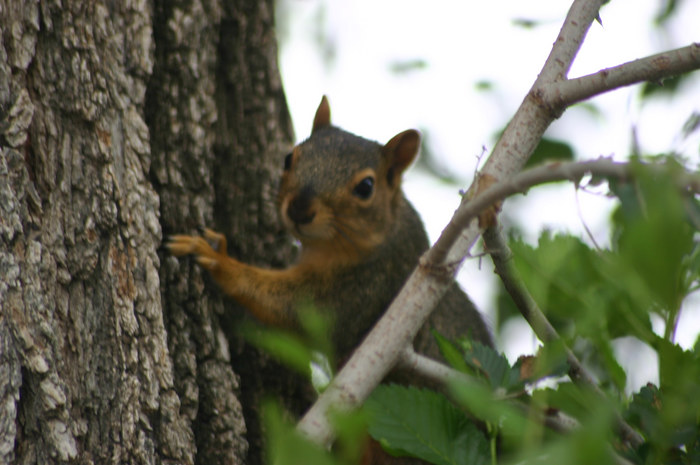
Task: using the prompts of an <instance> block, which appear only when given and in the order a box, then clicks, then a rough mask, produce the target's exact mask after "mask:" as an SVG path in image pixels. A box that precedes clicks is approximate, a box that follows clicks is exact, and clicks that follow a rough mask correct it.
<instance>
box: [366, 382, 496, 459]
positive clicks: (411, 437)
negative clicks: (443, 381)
mask: <svg viewBox="0 0 700 465" xmlns="http://www.w3.org/2000/svg"><path fill="white" fill-rule="evenodd" d="M364 408H365V410H366V411H367V412H368V414H369V427H368V432H369V434H370V435H371V436H372V437H373V438H374V439H376V440H377V441H379V442H380V444H382V445H383V446H385V447H386V448H387V449H388V450H389V451H391V452H393V453H394V454H397V455H409V456H412V457H417V458H420V459H422V460H426V461H428V462H431V463H434V464H436V465H458V464H465V465H466V464H488V463H489V462H490V454H489V446H488V442H487V441H486V438H485V437H484V435H483V433H482V432H481V431H479V430H478V428H476V426H475V425H474V423H473V422H472V421H470V420H469V419H468V418H467V417H466V416H465V415H464V413H463V412H462V411H460V410H459V409H458V408H456V407H455V406H454V405H452V404H451V403H450V402H449V401H448V400H447V399H446V398H445V397H444V396H442V395H440V394H438V393H436V392H434V391H429V390H425V389H417V388H413V387H405V386H399V385H390V386H387V385H380V386H378V387H377V388H376V389H375V390H374V392H373V393H372V395H370V397H369V398H368V399H367V401H366V402H365V405H364Z"/></svg>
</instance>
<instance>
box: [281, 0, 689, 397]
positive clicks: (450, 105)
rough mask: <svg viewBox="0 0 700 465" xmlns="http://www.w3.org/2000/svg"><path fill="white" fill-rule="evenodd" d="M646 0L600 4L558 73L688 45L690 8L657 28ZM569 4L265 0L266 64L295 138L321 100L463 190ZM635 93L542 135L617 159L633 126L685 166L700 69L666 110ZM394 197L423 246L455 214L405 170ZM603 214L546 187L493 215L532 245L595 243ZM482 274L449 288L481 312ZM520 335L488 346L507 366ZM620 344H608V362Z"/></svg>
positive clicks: (431, 185)
mask: <svg viewBox="0 0 700 465" xmlns="http://www.w3.org/2000/svg"><path fill="white" fill-rule="evenodd" d="M660 3H661V2H659V0H611V2H610V3H608V4H607V5H606V6H604V7H603V9H602V10H601V19H602V21H603V26H600V25H599V24H597V23H594V25H593V26H592V27H591V29H590V31H589V33H588V36H587V38H586V40H585V42H584V45H583V47H582V49H581V51H580V53H579V55H578V57H577V59H576V61H575V62H574V66H573V68H572V72H571V73H570V77H576V76H580V75H583V74H588V73H593V72H596V71H598V70H599V69H601V68H605V67H611V66H615V65H618V64H621V63H623V62H626V61H631V60H634V59H636V58H641V57H644V56H646V55H650V54H653V53H659V52H662V51H665V50H667V49H671V48H676V47H681V46H685V45H688V44H690V43H691V42H693V41H695V42H699V41H700V1H693V0H690V1H685V2H679V3H681V4H682V7H681V8H680V10H681V11H680V12H679V13H680V14H677V15H676V17H675V18H674V19H673V20H672V21H671V25H670V27H667V28H665V29H664V30H663V31H661V30H658V29H653V27H652V18H653V17H654V15H655V14H656V10H657V8H658V5H660ZM569 5H570V2H567V1H562V0H531V1H523V0H501V1H492V2H467V1H461V2H459V1H455V0H434V1H432V2H425V1H420V2H419V1H415V0H409V1H405V0H404V1H401V0H279V2H278V8H279V9H280V10H284V11H286V12H287V13H288V14H286V15H281V16H280V20H284V21H285V23H284V24H281V28H280V31H281V33H280V40H281V43H280V47H281V49H280V51H281V53H280V55H281V56H280V66H281V71H282V75H283V79H284V84H285V92H286V95H287V101H288V103H289V106H290V111H291V114H292V118H293V120H294V125H295V128H296V133H297V138H298V139H299V140H301V139H304V138H305V137H306V136H307V135H308V134H309V131H310V127H311V121H312V119H313V115H314V112H315V110H316V107H317V106H318V102H319V101H320V98H321V95H323V94H327V95H328V96H329V99H330V103H331V108H332V114H333V122H334V124H336V125H338V126H340V127H342V128H344V129H346V130H348V131H351V132H353V133H356V134H358V135H362V136H364V137H367V138H371V139H376V140H378V141H381V142H385V141H388V140H389V139H390V138H391V137H392V136H393V135H394V134H396V133H398V132H400V131H402V130H404V129H407V128H411V127H413V128H419V129H421V130H424V131H426V132H427V134H429V136H430V141H431V144H430V149H431V151H432V152H433V153H434V154H436V156H437V157H439V158H440V162H441V163H443V164H444V165H445V167H447V168H449V170H451V171H452V172H453V173H455V175H456V176H458V177H459V178H460V179H462V180H463V185H464V187H465V188H466V187H468V185H469V184H470V180H471V177H472V176H473V173H474V171H475V169H476V165H477V157H478V156H479V155H481V154H482V147H486V148H487V152H486V153H488V151H489V150H490V149H491V148H492V147H493V144H494V142H495V141H494V134H495V133H496V132H498V131H500V130H501V129H502V128H503V127H504V126H505V124H506V122H507V121H508V119H509V118H510V117H511V116H512V114H513V113H514V111H515V109H516V108H517V107H518V105H519V104H520V102H521V100H522V99H523V97H524V95H525V93H526V92H527V90H528V89H529V88H530V86H531V85H532V82H533V81H534V79H535V77H536V76H537V73H538V72H539V70H540V69H541V67H542V64H543V63H544V60H545V58H546V57H547V55H548V54H549V52H550V50H551V45H552V43H553V41H554V39H555V38H556V36H557V33H558V31H559V28H560V26H561V22H562V20H563V18H564V17H565V15H566V11H567V9H568V7H569ZM320 18H322V20H319V19H320ZM514 19H531V20H535V21H538V22H539V23H541V25H540V26H538V27H536V28H534V29H523V28H521V27H517V26H514V25H513V20H514ZM319 44H322V47H320V46H319ZM324 55H325V56H326V57H327V56H332V59H330V60H328V59H326V58H324ZM414 60H422V61H424V62H425V63H426V66H425V67H424V68H421V69H417V70H413V71H409V72H407V73H403V74H396V73H394V72H392V70H391V65H392V64H394V63H397V62H411V61H414ZM483 81H488V82H490V83H491V86H492V87H491V90H488V91H483V90H481V91H480V90H478V89H477V88H476V83H478V82H483ZM638 90H639V88H638V87H631V88H626V89H621V90H617V91H614V92H611V93H608V94H605V95H602V96H599V97H597V98H595V99H593V100H592V101H590V103H592V104H594V105H595V106H596V107H597V108H598V110H599V113H597V114H596V115H593V114H592V113H591V112H589V111H588V110H585V109H582V108H581V107H575V108H573V109H570V110H569V111H567V112H566V113H565V114H564V115H563V117H562V118H560V119H559V120H558V121H557V122H555V123H554V124H553V125H552V127H551V128H550V130H549V131H548V133H547V135H548V136H550V137H552V138H556V139H561V140H564V141H566V142H568V143H570V144H571V145H572V146H573V147H574V148H575V150H576V153H577V156H578V158H579V159H589V158H596V157H598V156H600V155H606V156H607V155H613V156H614V157H615V158H616V159H624V158H625V156H626V154H627V153H628V152H629V150H630V141H631V140H632V139H631V130H632V128H633V127H636V128H637V136H638V140H639V142H640V144H641V148H642V150H643V151H645V152H647V153H658V152H665V151H668V150H669V149H673V150H675V151H677V152H680V153H683V154H685V155H686V156H687V157H688V159H689V160H691V163H692V164H693V165H697V164H698V155H700V134H695V135H694V136H693V137H691V138H688V139H685V140H684V139H683V138H682V137H680V135H679V132H680V128H681V127H682V125H683V122H684V121H685V120H686V119H687V118H688V117H689V116H690V115H691V113H692V112H700V73H697V72H696V74H695V76H693V79H692V80H691V81H690V82H688V83H687V84H686V87H685V88H684V91H683V93H682V94H678V95H677V96H676V97H675V99H674V100H673V101H671V102H669V101H666V100H659V101H652V102H645V103H644V104H643V105H642V104H640V102H639V100H638V99H637V98H636V96H637V93H638ZM405 190H406V193H407V195H408V197H409V198H410V199H411V201H412V202H413V203H414V204H415V205H416V208H418V210H419V211H420V212H421V214H422V216H423V218H424V222H425V223H426V227H427V229H428V233H429V235H430V236H431V239H432V240H435V239H436V238H437V236H438V235H439V233H440V231H441V230H442V228H443V227H444V226H445V225H446V224H447V222H448V221H449V219H450V217H451V216H452V213H453V211H454V209H455V208H456V207H457V206H458V203H459V197H458V195H457V191H456V189H455V188H454V187H453V186H445V185H444V184H441V183H440V182H439V181H436V180H435V179H432V178H430V177H428V176H426V175H425V174H421V173H420V172H418V171H417V170H413V171H411V172H409V173H408V175H407V179H406V181H405ZM611 207H612V203H611V202H610V201H608V200H605V199H604V198H602V197H600V196H595V195H588V194H583V193H580V194H579V196H578V204H577V201H576V198H575V195H574V189H573V188H572V187H571V186H562V187H557V186H554V187H545V188H538V189H535V190H532V191H531V192H530V193H529V194H528V195H527V197H522V198H518V199H511V200H509V201H508V202H507V203H506V205H505V212H506V214H507V215H509V216H510V217H512V218H514V219H515V220H517V221H518V222H519V223H520V225H521V227H523V232H524V234H525V238H526V239H528V240H530V241H532V242H534V241H535V240H536V238H537V236H538V235H539V232H540V231H541V230H542V229H543V228H549V229H552V230H555V231H557V230H558V231H568V232H572V233H573V234H577V235H581V236H583V235H584V232H583V227H582V221H585V222H586V224H587V225H588V227H589V228H590V229H591V230H592V231H593V234H594V236H595V238H596V240H597V241H598V242H599V243H600V244H601V245H605V244H606V243H607V242H608V240H607V235H608V231H607V226H606V224H607V218H608V214H609V211H610V208H611ZM579 209H580V213H579ZM492 280H493V274H492V272H491V267H490V263H489V261H488V260H483V263H482V264H481V268H479V263H478V260H476V259H475V260H468V261H467V263H466V264H465V267H464V268H463V271H462V272H461V274H460V282H461V283H462V285H463V286H464V287H465V288H466V290H467V292H468V293H469V294H470V296H471V297H472V298H473V299H474V300H475V301H476V303H477V305H478V306H479V308H481V309H482V310H484V311H485V312H486V313H487V314H488V313H489V309H490V308H491V307H493V300H492V298H493V285H492ZM692 300H693V301H694V302H695V303H689V304H688V305H687V306H688V307H690V310H688V311H686V312H685V313H684V317H683V320H682V321H681V324H680V325H679V331H678V335H677V340H678V341H679V343H681V345H683V346H685V347H689V346H691V345H692V344H693V343H694V341H695V338H696V337H697V334H698V332H700V301H699V299H692ZM528 331H529V328H527V327H526V326H523V325H520V326H517V328H506V330H505V331H504V332H505V334H504V335H503V338H502V340H501V341H500V347H501V349H502V350H503V351H505V352H506V354H507V355H508V356H509V358H511V359H513V358H515V357H517V356H518V355H521V354H523V353H531V352H532V351H533V342H534V338H533V337H532V336H528V335H527V334H529V333H528ZM524 335H525V336H524ZM630 344H633V342H630V341H620V342H619V344H618V345H619V346H620V348H621V350H620V352H621V354H622V352H624V351H623V350H622V348H623V347H625V348H627V350H629V346H630ZM634 350H635V351H637V350H642V349H640V348H638V347H635V348H634ZM621 357H623V355H621ZM647 366H649V367H651V368H649V369H648V370H646V371H641V372H640V369H639V368H636V369H635V370H636V371H635V379H630V381H629V382H630V384H631V385H632V386H638V385H639V384H641V383H644V382H646V381H647V380H648V379H654V378H655V376H656V375H655V370H654V368H653V364H647Z"/></svg>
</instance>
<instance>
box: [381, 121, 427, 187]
mask: <svg viewBox="0 0 700 465" xmlns="http://www.w3.org/2000/svg"><path fill="white" fill-rule="evenodd" d="M419 148H420V133H419V132H418V131H416V130H415V129H409V130H407V131H404V132H401V133H399V134H397V135H395V136H394V137H392V138H391V140H390V141H389V142H387V143H386V145H384V147H383V148H382V153H384V156H385V157H386V159H387V161H388V162H389V171H388V174H387V176H388V180H389V184H393V183H394V177H395V176H397V175H398V176H400V175H401V173H403V171H404V170H405V169H406V168H408V165H410V164H411V163H412V162H413V160H414V159H415V158H416V155H418V149H419Z"/></svg>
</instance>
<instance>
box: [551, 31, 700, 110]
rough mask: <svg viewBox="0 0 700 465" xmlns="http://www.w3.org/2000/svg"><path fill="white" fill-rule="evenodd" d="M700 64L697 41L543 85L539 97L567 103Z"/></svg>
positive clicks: (686, 69) (557, 103)
mask: <svg viewBox="0 0 700 465" xmlns="http://www.w3.org/2000/svg"><path fill="white" fill-rule="evenodd" d="M698 68H700V43H694V44H691V45H688V46H687V47H682V48H678V49H676V50H670V51H668V52H663V53H659V54H656V55H651V56H648V57H645V58H640V59H639V60H634V61H630V62H628V63H624V64H621V65H619V66H615V67H613V68H607V69H603V70H600V71H598V72H597V73H594V74H589V75H586V76H581V77H579V78H575V79H567V80H562V81H557V82H553V83H551V84H549V85H546V86H545V87H543V88H542V91H541V92H542V93H541V95H542V98H543V100H545V101H547V102H556V104H555V105H554V106H555V107H557V108H560V107H567V106H570V105H573V104H574V103H577V102H580V101H582V100H586V99H589V98H591V97H593V96H595V95H599V94H602V93H605V92H609V91H611V90H613V89H617V88H619V87H624V86H629V85H631V84H636V83H639V82H644V81H661V80H662V79H664V78H667V77H671V76H675V75H678V74H682V73H686V72H688V71H693V70H696V69H698Z"/></svg>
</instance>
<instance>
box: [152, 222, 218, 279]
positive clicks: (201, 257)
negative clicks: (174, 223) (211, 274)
mask: <svg viewBox="0 0 700 465" xmlns="http://www.w3.org/2000/svg"><path fill="white" fill-rule="evenodd" d="M202 235H203V236H204V237H202V236H187V235H179V234H178V235H175V236H170V237H169V238H168V243H167V244H165V247H167V249H168V250H169V251H170V253H171V254H173V255H175V256H177V257H180V256H182V255H194V256H195V260H197V263H199V265H200V266H201V267H202V268H204V269H206V270H208V271H215V270H216V269H217V268H218V266H219V264H220V263H221V262H222V260H221V259H222V258H226V257H227V253H226V237H225V236H224V235H223V234H221V233H218V232H216V231H213V230H211V229H204V230H203V231H202Z"/></svg>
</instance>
